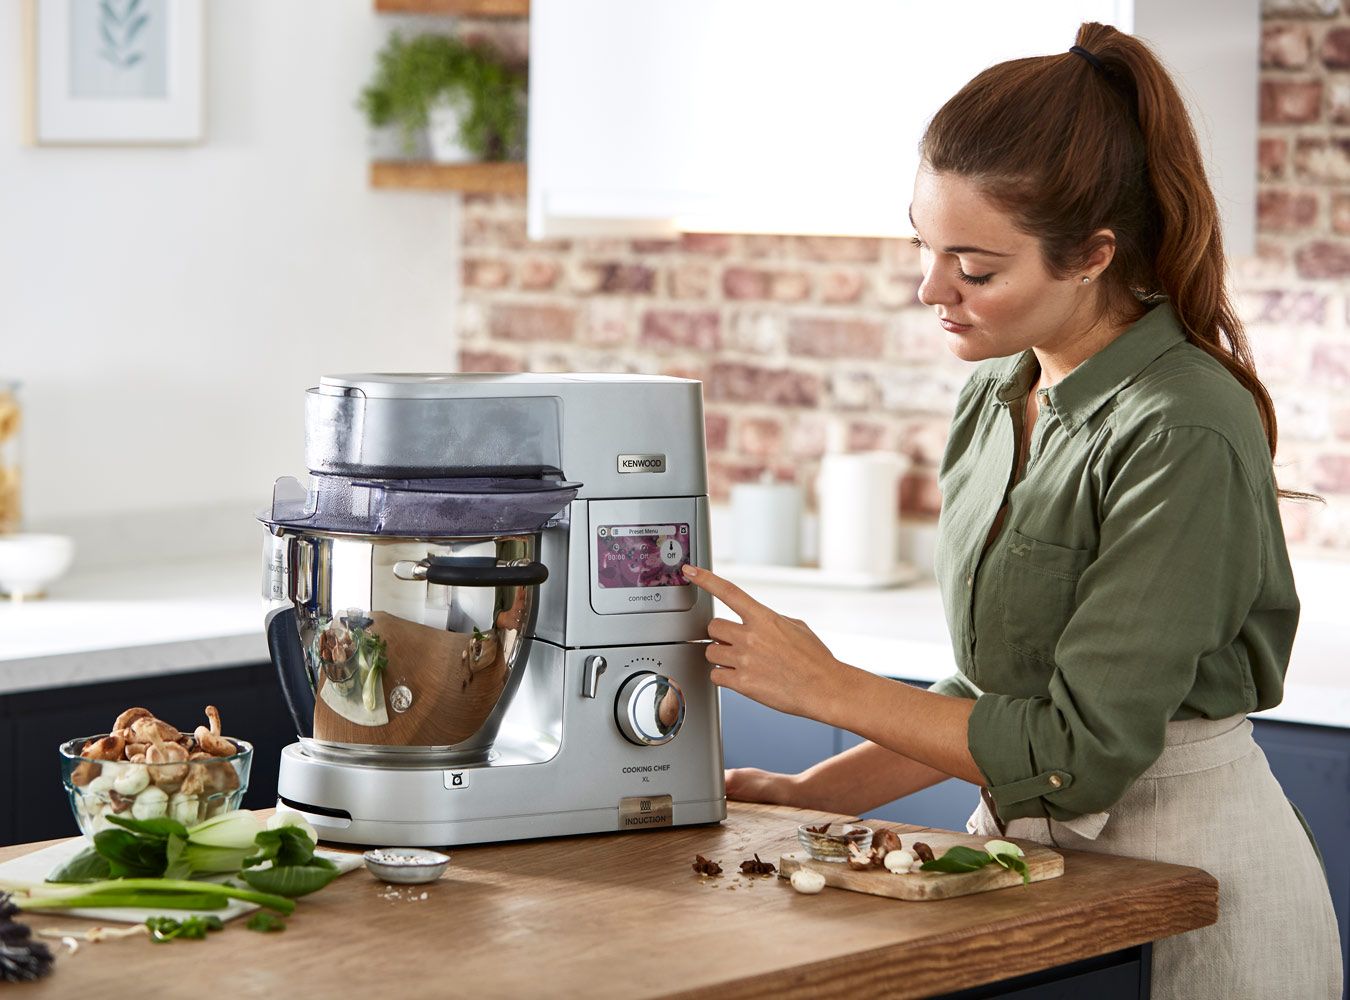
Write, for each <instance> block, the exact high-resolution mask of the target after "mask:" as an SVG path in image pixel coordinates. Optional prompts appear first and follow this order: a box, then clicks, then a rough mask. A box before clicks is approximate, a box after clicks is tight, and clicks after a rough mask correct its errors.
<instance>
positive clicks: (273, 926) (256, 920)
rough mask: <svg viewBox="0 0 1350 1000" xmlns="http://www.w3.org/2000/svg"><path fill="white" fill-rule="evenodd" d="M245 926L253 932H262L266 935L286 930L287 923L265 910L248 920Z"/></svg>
mask: <svg viewBox="0 0 1350 1000" xmlns="http://www.w3.org/2000/svg"><path fill="white" fill-rule="evenodd" d="M244 926H245V927H247V928H248V929H249V930H251V931H261V932H262V933H264V934H265V933H267V932H268V931H284V930H285V929H286V921H284V920H282V919H281V918H280V917H278V916H276V915H274V914H271V913H268V912H267V911H265V910H259V911H258V912H257V913H255V914H253V916H251V917H249V918H248V923H247V924H245V925H244Z"/></svg>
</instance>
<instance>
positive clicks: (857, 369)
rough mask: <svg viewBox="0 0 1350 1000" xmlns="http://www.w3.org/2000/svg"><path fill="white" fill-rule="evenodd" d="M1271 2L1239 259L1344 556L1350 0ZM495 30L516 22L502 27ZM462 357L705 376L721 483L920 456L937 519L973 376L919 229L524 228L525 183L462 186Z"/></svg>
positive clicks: (1293, 460) (1286, 411) (1237, 282)
mask: <svg viewBox="0 0 1350 1000" xmlns="http://www.w3.org/2000/svg"><path fill="white" fill-rule="evenodd" d="M1344 3H1345V5H1346V6H1345V7H1342V0H1266V3H1265V11H1264V17H1265V21H1264V26H1263V27H1264V36H1263V39H1262V54H1261V58H1262V75H1261V92H1260V110H1259V114H1260V121H1261V129H1260V150H1259V161H1260V163H1259V171H1260V181H1261V183H1260V190H1259V195H1258V198H1259V201H1258V216H1259V240H1258V253H1257V255H1256V256H1255V257H1253V258H1249V259H1242V260H1234V261H1233V277H1234V286H1235V290H1236V292H1237V298H1238V301H1239V304H1240V308H1241V313H1242V316H1243V318H1244V320H1245V321H1246V323H1247V324H1248V333H1249V335H1250V337H1251V341H1252V344H1253V348H1254V350H1255V352H1256V355H1257V361H1258V367H1259V370H1260V372H1261V375H1262V377H1263V378H1264V379H1265V380H1266V383H1267V385H1268V386H1269V388H1270V390H1271V393H1272V395H1273V396H1274V398H1275V403H1276V408H1277V410H1278V413H1279V417H1280V440H1281V443H1280V452H1279V455H1278V459H1277V467H1278V475H1279V478H1280V483H1281V485H1282V486H1285V487H1287V488H1293V489H1300V490H1312V491H1315V492H1318V493H1321V494H1322V495H1323V496H1325V497H1326V500H1327V503H1326V505H1325V506H1321V505H1312V504H1286V518H1285V524H1286V532H1287V534H1288V537H1289V540H1290V543H1291V545H1293V546H1294V547H1296V548H1298V549H1317V550H1339V551H1341V552H1350V394H1348V393H1347V390H1350V0H1344ZM497 30H498V31H499V32H500V29H497ZM462 281H463V297H462V301H461V306H460V314H459V317H458V327H457V329H458V334H459V338H460V363H461V367H462V368H463V369H464V370H468V371H473V370H478V371H520V370H526V369H528V370H533V371H563V370H571V371H586V370H590V371H632V372H648V373H661V374H671V375H682V376H688V377H691V378H697V379H701V380H702V381H703V383H704V396H705V400H706V403H707V434H708V457H709V471H710V473H711V477H712V491H713V494H714V496H715V497H717V498H725V496H726V495H727V491H728V489H729V487H730V484H731V483H733V482H736V481H739V480H746V479H753V478H758V477H759V476H760V475H762V474H764V473H765V472H766V471H767V472H768V473H770V474H772V475H774V476H777V477H780V478H785V479H789V478H792V479H796V480H798V481H800V482H802V483H804V484H806V485H808V487H809V485H810V484H811V483H812V481H813V480H814V476H815V473H816V470H817V467H818V462H819V459H820V456H821V455H822V454H823V453H824V451H825V448H826V444H827V441H828V440H830V438H831V436H832V435H838V436H839V437H840V438H841V439H842V440H843V441H844V442H845V443H846V445H847V447H848V448H849V449H857V450H861V449H872V448H885V449H895V450H898V451H900V452H902V453H903V454H905V455H907V456H908V457H909V458H910V459H911V463H912V464H911V472H910V474H909V475H908V476H907V477H906V478H905V480H904V482H903V484H902V488H901V491H900V496H899V497H898V498H897V502H898V505H899V508H900V510H901V512H902V513H903V514H904V515H907V516H915V517H931V516H933V515H935V514H936V512H937V510H938V506H939V503H940V500H941V498H940V496H939V494H938V491H937V487H936V482H935V471H936V464H937V462H938V460H939V458H940V456H941V451H942V446H943V443H944V440H945V437H946V425H947V420H948V418H949V416H950V413H951V408H952V406H953V404H954V402H955V398H956V393H957V391H958V389H959V388H960V386H961V383H962V382H963V380H964V377H965V373H966V371H967V370H968V369H967V366H965V365H964V364H963V363H961V362H959V361H956V360H955V359H953V358H952V357H951V356H950V355H949V354H948V352H947V350H946V347H945V346H944V344H943V335H942V333H941V330H940V329H939V328H938V327H937V325H936V323H935V322H934V320H933V318H932V314H931V311H930V310H928V309H927V308H925V307H923V306H921V305H919V304H918V303H917V301H916V300H915V291H916V288H917V286H918V281H919V267H918V256H917V253H916V252H915V251H914V250H913V248H912V247H910V246H909V244H908V243H907V242H905V241H899V240H877V239H857V238H842V237H802V236H752V235H744V234H688V235H685V236H683V237H681V238H679V239H673V240H576V241H547V242H530V241H527V240H526V238H525V205H524V200H523V199H519V198H497V197H477V196H471V197H466V198H465V199H464V212H463V274H462Z"/></svg>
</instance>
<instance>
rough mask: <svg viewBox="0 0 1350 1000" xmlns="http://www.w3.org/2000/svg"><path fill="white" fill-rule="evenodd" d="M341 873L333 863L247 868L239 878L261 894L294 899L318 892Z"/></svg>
mask: <svg viewBox="0 0 1350 1000" xmlns="http://www.w3.org/2000/svg"><path fill="white" fill-rule="evenodd" d="M340 874H341V872H339V871H338V869H337V866H336V865H333V864H332V863H331V862H330V863H329V864H328V865H326V866H325V865H315V864H309V865H285V866H283V867H279V868H278V867H272V868H247V869H245V870H244V871H241V872H240V873H239V877H240V878H241V879H243V880H244V881H245V882H247V883H248V884H249V885H251V886H253V888H255V889H257V890H258V891H260V892H270V893H273V894H274V895H277V896H285V897H287V898H289V899H294V898H295V897H297V896H305V895H308V894H309V893H311V892H317V891H318V890H319V889H322V888H323V887H324V886H326V885H327V884H328V883H329V882H331V881H333V879H335V878H337V877H338V875H340Z"/></svg>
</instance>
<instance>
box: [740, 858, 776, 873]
mask: <svg viewBox="0 0 1350 1000" xmlns="http://www.w3.org/2000/svg"><path fill="white" fill-rule="evenodd" d="M776 871H778V869H777V868H775V867H774V866H773V864H771V863H770V862H768V861H761V860H759V855H758V854H756V855H755V859H754V860H753V861H742V862H741V874H742V875H772V874H773V873H774V872H776Z"/></svg>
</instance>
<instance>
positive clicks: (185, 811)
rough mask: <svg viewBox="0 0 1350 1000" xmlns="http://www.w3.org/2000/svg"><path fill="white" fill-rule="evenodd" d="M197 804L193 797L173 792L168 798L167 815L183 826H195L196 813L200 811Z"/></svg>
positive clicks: (195, 797)
mask: <svg viewBox="0 0 1350 1000" xmlns="http://www.w3.org/2000/svg"><path fill="white" fill-rule="evenodd" d="M198 802H199V800H198V798H197V796H195V795H184V794H183V793H182V792H174V793H173V795H171V796H169V815H170V816H172V817H173V818H174V819H176V820H178V822H180V823H182V824H183V825H184V826H195V825H196V823H197V821H198V813H199V812H200V811H201V810H200V807H199V805H198Z"/></svg>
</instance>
